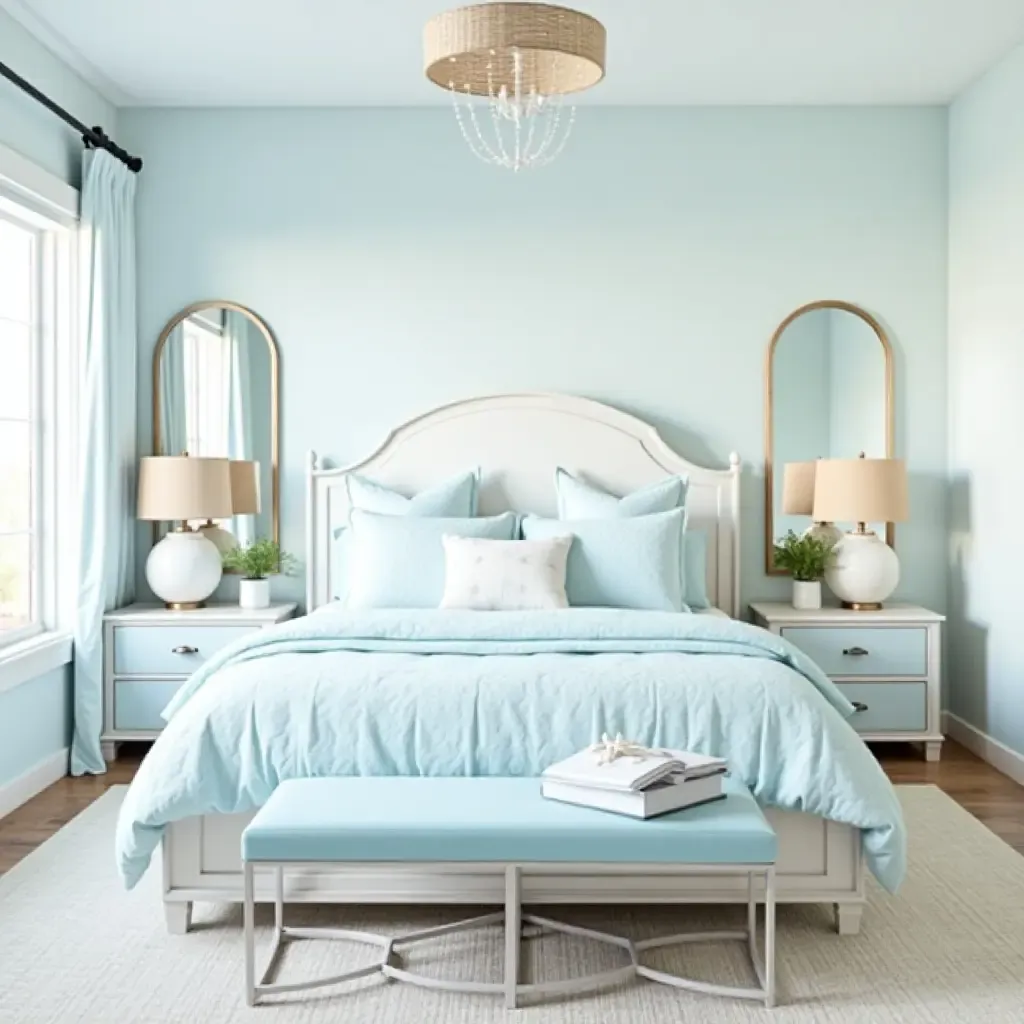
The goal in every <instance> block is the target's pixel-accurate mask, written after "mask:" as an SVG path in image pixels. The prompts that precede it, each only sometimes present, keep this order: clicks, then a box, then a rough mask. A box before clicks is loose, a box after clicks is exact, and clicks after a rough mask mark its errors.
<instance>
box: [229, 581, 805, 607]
mask: <svg viewBox="0 0 1024 1024" xmlns="http://www.w3.org/2000/svg"><path fill="white" fill-rule="evenodd" d="M818 600H819V604H820V601H821V598H820V597H819V598H818ZM238 604H239V607H241V608H250V609H252V608H269V607H270V580H239V581H238Z"/></svg>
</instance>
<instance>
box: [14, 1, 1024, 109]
mask: <svg viewBox="0 0 1024 1024" xmlns="http://www.w3.org/2000/svg"><path fill="white" fill-rule="evenodd" d="M458 2H459V0H287V2H284V3H282V2H281V0H173V2H167V0H164V2H155V0H0V6H2V7H4V8H5V9H6V10H7V11H8V12H9V13H10V14H12V15H13V16H14V17H16V18H17V19H18V20H19V21H21V22H22V23H23V24H25V25H26V27H27V28H29V29H30V30H31V31H33V32H34V33H35V34H36V35H37V36H38V37H39V38H40V39H41V40H42V41H43V42H44V43H45V44H46V45H47V46H49V47H50V49H52V50H54V51H55V52H57V53H58V55H59V56H61V57H63V58H64V59H65V60H67V61H68V62H69V63H71V64H72V66H74V67H75V68H76V69H77V70H78V71H79V72H80V73H81V74H82V75H83V77H85V78H86V79H87V80H89V81H90V82H91V83H92V84H93V85H94V86H96V87H97V88H98V89H99V90H100V91H101V92H103V93H104V94H105V95H106V96H107V97H108V98H109V99H111V100H113V101H114V102H115V103H119V104H124V105H144V106H156V105H160V106H163V105H171V106H370V105H401V106H407V105H417V104H429V103H438V102H446V100H445V96H444V94H443V93H441V92H440V90H438V89H437V88H436V87H435V86H432V85H430V84H429V83H428V82H427V81H426V79H425V78H424V76H423V74H422V68H421V56H420V45H421V30H422V26H423V23H424V22H425V21H426V20H427V18H429V17H430V15H431V14H434V13H436V12H437V11H438V10H443V9H444V8H445V7H448V6H458ZM563 2H566V0H563ZM569 2H573V3H575V5H576V6H578V7H579V8H580V9H581V10H585V11H587V12H588V13H590V14H593V15H595V16H596V17H598V18H600V19H601V21H603V22H604V24H605V25H606V27H607V29H608V76H607V79H606V80H605V81H604V82H603V83H602V84H601V85H599V86H598V87H597V88H595V89H594V90H593V92H592V93H590V94H589V95H588V99H589V100H590V101H592V102H596V103H605V104H620V105H630V104H698V105H700V104H876V103H877V104H897V103H899V104H918V103H926V104H928V103H947V102H949V100H951V99H952V98H953V97H954V96H955V95H956V94H957V93H958V92H959V91H960V90H961V89H963V88H964V87H965V86H966V85H968V84H969V83H970V82H971V81H973V80H974V79H975V78H977V77H978V76H979V75H981V74H982V73H983V72H984V71H986V70H987V69H988V68H989V67H991V66H992V65H993V64H995V63H996V62H997V61H998V60H999V59H1000V58H1001V57H1002V56H1003V55H1004V54H1006V53H1007V52H1009V50H1010V49H1012V48H1013V46H1014V45H1016V44H1017V43H1019V42H1021V41H1024V0H569ZM15 70H17V69H15Z"/></svg>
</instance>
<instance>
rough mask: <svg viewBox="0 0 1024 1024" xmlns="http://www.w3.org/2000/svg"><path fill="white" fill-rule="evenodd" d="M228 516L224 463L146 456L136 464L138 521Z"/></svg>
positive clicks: (227, 475)
mask: <svg viewBox="0 0 1024 1024" xmlns="http://www.w3.org/2000/svg"><path fill="white" fill-rule="evenodd" d="M231 514H232V513H231V472H230V470H229V468H228V460H227V459H205V458H193V457H190V456H187V455H147V456H146V457H145V458H142V459H140V460H139V504H138V510H137V512H136V516H137V517H138V518H139V519H157V520H173V519H180V520H185V519H227V518H228V517H229V516H230V515H231Z"/></svg>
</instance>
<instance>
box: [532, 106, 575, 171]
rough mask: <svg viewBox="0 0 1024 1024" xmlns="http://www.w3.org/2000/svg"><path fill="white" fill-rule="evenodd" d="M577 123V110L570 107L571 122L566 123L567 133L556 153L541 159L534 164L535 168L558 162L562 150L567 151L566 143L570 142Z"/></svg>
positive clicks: (556, 148) (558, 145)
mask: <svg viewBox="0 0 1024 1024" xmlns="http://www.w3.org/2000/svg"><path fill="white" fill-rule="evenodd" d="M575 123H576V108H575V107H570V108H569V120H568V122H567V123H566V126H565V132H564V133H563V135H562V138H561V139H560V140H559V142H558V144H557V145H556V146H555V148H554V151H553V152H552V153H550V154H549V155H548V156H546V157H542V158H541V159H539V160H538V161H537V162H536V163H535V164H534V166H535V167H545V166H547V164H549V163H551V162H552V161H554V160H557V159H558V158H559V157H560V156H561V155H562V150H563V149H565V146H566V143H567V142H568V141H569V136H570V135H572V126H573V125H574V124H575Z"/></svg>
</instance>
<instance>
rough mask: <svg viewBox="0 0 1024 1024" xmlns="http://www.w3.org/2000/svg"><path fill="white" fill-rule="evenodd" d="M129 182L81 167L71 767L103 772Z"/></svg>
mask: <svg viewBox="0 0 1024 1024" xmlns="http://www.w3.org/2000/svg"><path fill="white" fill-rule="evenodd" d="M135 186H136V176H135V174H133V173H132V172H131V171H129V170H128V168H127V167H125V165H124V164H122V163H121V162H120V161H119V160H118V159H117V158H116V157H113V156H111V155H110V154H109V153H107V152H105V151H104V150H86V152H85V155H84V162H83V168H82V221H81V232H80V237H81V244H80V251H79V274H80V280H81V295H80V301H81V314H82V316H81V323H80V333H81V348H80V352H81V380H82V393H81V398H80V408H79V428H78V443H79V450H78V464H79V473H80V488H79V493H80V494H81V498H80V501H81V533H80V538H79V555H78V594H77V612H76V620H75V680H74V682H75V691H74V716H75V724H74V736H73V739H72V746H71V773H72V774H73V775H83V774H85V773H86V772H93V773H96V774H98V773H101V772H104V771H106V766H105V764H104V763H103V756H102V754H101V752H100V732H101V731H102V728H103V613H104V612H105V611H108V610H110V609H112V608H116V607H118V606H120V605H123V604H126V603H127V602H129V601H130V600H131V599H132V596H133V591H134V582H135V581H134V575H135V519H134V509H135V471H136V461H137V460H136V454H137V449H136V441H135V390H136V383H135V367H136V328H135Z"/></svg>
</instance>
